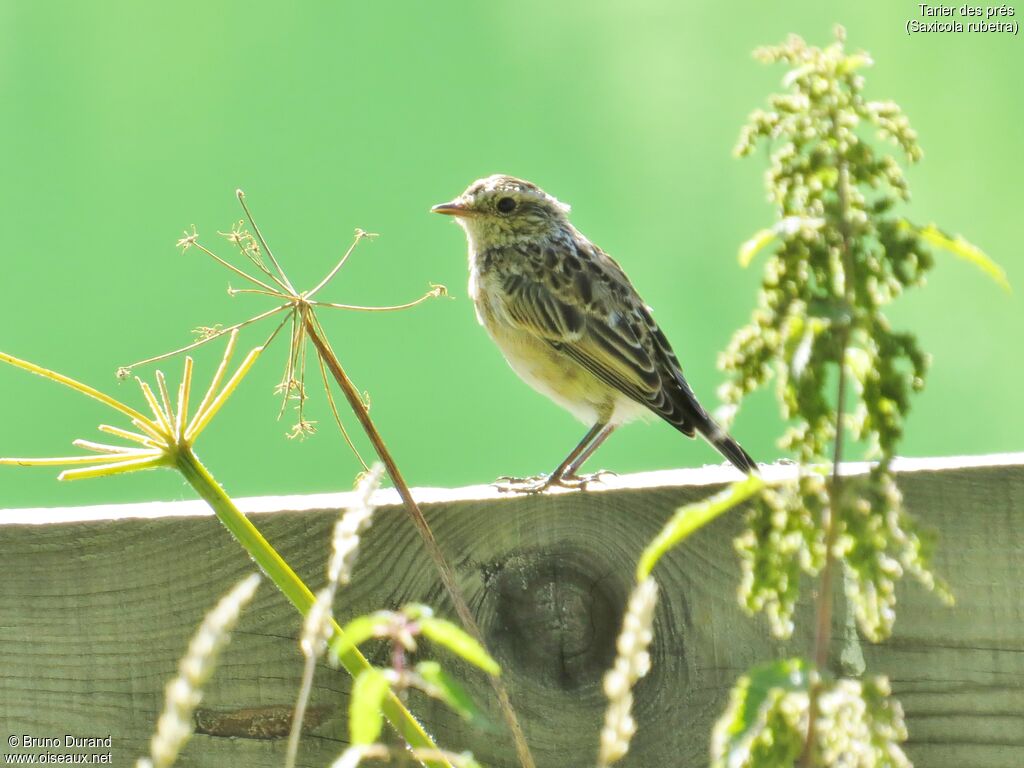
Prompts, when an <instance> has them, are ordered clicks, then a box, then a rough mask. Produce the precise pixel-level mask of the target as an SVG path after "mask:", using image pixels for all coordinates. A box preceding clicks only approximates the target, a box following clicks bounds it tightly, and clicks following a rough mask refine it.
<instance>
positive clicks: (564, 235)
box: [433, 175, 756, 491]
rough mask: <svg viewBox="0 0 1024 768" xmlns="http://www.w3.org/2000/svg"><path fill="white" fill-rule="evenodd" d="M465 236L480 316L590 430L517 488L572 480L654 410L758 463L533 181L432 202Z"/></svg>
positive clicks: (534, 380)
mask: <svg viewBox="0 0 1024 768" xmlns="http://www.w3.org/2000/svg"><path fill="white" fill-rule="evenodd" d="M433 210H434V211H435V212H437V213H444V214H449V215H454V216H456V217H457V219H458V221H459V223H460V224H461V225H462V227H463V229H464V230H465V231H466V235H467V238H468V240H469V268H470V281H469V286H470V287H469V290H470V296H471V297H472V299H473V302H474V304H475V306H476V312H477V317H478V318H479V320H480V322H481V324H482V325H483V326H484V327H485V328H486V329H487V331H488V333H490V335H491V337H492V338H493V339H494V341H495V342H496V343H497V345H498V347H499V348H500V349H501V351H502V353H503V354H504V355H505V358H506V359H507V360H508V362H509V364H510V365H511V366H512V368H513V369H514V370H515V371H516V372H517V373H518V374H519V375H520V376H521V377H522V378H523V379H524V380H525V381H526V382H527V383H529V384H530V385H531V386H533V387H534V388H535V389H537V390H538V391H540V392H542V393H543V394H546V395H547V396H548V397H550V398H551V399H553V400H554V401H555V402H557V403H559V404H560V405H562V406H563V407H565V408H567V409H568V410H569V411H571V412H572V413H574V414H575V415H576V416H577V417H578V418H579V419H580V420H582V421H583V422H584V423H586V424H589V425H590V426H591V429H590V430H589V431H588V433H587V435H586V436H585V437H584V439H583V441H581V442H580V444H579V445H578V446H577V447H576V449H575V450H574V451H573V452H572V453H571V454H570V455H569V456H568V457H567V458H566V460H565V461H563V462H562V464H561V465H559V467H558V468H557V469H556V470H555V471H554V472H552V473H551V474H550V475H547V476H543V477H538V478H531V479H529V480H528V481H516V483H515V484H514V487H515V488H516V489H517V490H527V491H536V490H542V489H543V488H546V487H549V486H550V485H570V486H579V485H583V484H585V483H586V481H587V480H588V478H580V477H577V476H576V472H577V470H578V469H579V467H580V466H581V465H582V464H583V462H584V461H585V460H586V459H587V458H589V456H590V455H591V453H593V451H594V450H595V449H596V448H597V446H598V445H600V443H601V442H603V441H604V439H605V438H607V436H608V435H609V434H611V432H612V430H614V429H615V428H616V427H618V426H619V425H620V424H623V423H626V422H628V421H632V420H634V419H636V418H640V417H642V416H644V415H645V414H649V413H654V414H656V415H658V416H660V417H661V418H663V419H664V420H665V421H667V422H668V423H670V424H672V426H674V427H675V428H676V429H678V430H679V431H680V432H682V433H683V434H685V435H687V436H688V437H693V436H694V435H695V434H696V433H699V434H701V435H702V436H703V437H705V438H706V439H707V440H708V441H709V442H710V443H711V445H713V446H714V447H715V448H716V449H717V450H718V451H719V452H721V453H722V455H723V456H725V457H726V458H727V459H729V461H730V462H732V463H733V465H735V466H736V467H737V469H739V470H741V471H742V472H746V473H750V472H752V471H755V470H756V465H755V463H754V461H753V459H751V458H750V456H749V455H748V454H747V452H746V451H744V450H743V448H742V447H740V445H739V443H737V442H736V441H735V440H733V439H732V438H731V437H729V435H727V434H726V433H725V432H724V431H723V430H722V429H721V428H720V427H719V426H718V425H717V424H716V423H715V422H714V421H713V420H712V419H711V417H710V416H709V415H708V414H707V412H706V411H705V410H704V409H703V408H702V407H701V405H700V403H699V402H698V401H697V398H696V396H695V395H694V394H693V391H692V390H691V389H690V386H689V384H687V382H686V379H685V378H684V377H683V372H682V368H681V367H680V365H679V361H678V359H677V358H676V356H675V353H674V352H673V351H672V347H671V346H670V345H669V343H668V340H667V339H666V338H665V335H664V334H663V333H662V332H661V329H660V328H659V327H658V324H657V323H656V322H655V321H654V318H653V317H652V316H651V311H650V308H649V307H648V306H647V305H646V304H645V303H644V302H643V300H642V299H641V298H640V296H639V295H638V294H637V292H636V289H635V288H634V287H633V285H632V283H630V281H629V278H628V277H626V274H625V273H624V272H623V271H622V268H621V267H619V265H618V264H617V263H616V262H615V261H614V260H612V258H611V257H610V256H608V255H607V254H606V253H605V252H604V251H602V250H601V249H600V248H598V247H597V246H596V245H594V244H593V243H591V242H590V241H589V240H588V239H587V238H586V237H584V236H583V235H582V234H581V233H580V232H579V231H578V230H577V229H576V228H575V227H573V226H572V224H570V223H569V220H568V218H567V214H568V210H569V209H568V206H566V205H563V204H562V203H559V202H558V201H557V200H555V199H554V198H553V197H551V196H550V195H548V194H546V193H545V192H544V191H543V190H541V189H540V188H539V187H537V186H536V185H534V184H531V183H530V182H527V181H523V180H521V179H516V178H513V177H511V176H500V175H497V176H489V177H487V178H485V179H481V180H479V181H476V182H474V183H473V184H471V185H470V186H469V188H468V189H467V190H466V191H465V192H464V193H463V194H462V195H460V196H459V197H457V198H456V199H455V200H452V201H451V202H449V203H443V204H441V205H437V206H435V207H434V208H433Z"/></svg>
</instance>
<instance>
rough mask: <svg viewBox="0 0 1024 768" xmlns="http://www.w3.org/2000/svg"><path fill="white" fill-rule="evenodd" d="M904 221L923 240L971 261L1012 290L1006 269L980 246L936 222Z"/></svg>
mask: <svg viewBox="0 0 1024 768" xmlns="http://www.w3.org/2000/svg"><path fill="white" fill-rule="evenodd" d="M904 223H905V224H906V225H907V226H909V227H910V228H911V229H913V230H915V231H916V232H917V234H918V235H919V236H920V237H921V239H922V240H925V241H926V242H928V243H931V244H932V245H934V246H936V247H937V248H942V249H943V250H946V251H949V252H950V253H952V254H953V255H954V256H959V257H960V258H961V259H965V260H967V261H969V262H971V263H972V264H974V265H975V266H976V267H978V268H979V269H980V270H981V271H982V272H984V273H985V274H986V275H988V276H989V277H991V278H992V279H993V280H995V282H996V283H998V284H999V285H1000V286H1001V287H1002V288H1003V289H1004V290H1005V291H1007V292H1010V291H1011V288H1010V281H1009V280H1007V279H1006V272H1005V270H1004V269H1003V268H1002V267H1001V266H999V265H998V264H997V263H996V262H995V261H993V260H992V259H990V258H989V257H988V256H987V255H986V254H985V252H984V251H983V250H981V249H980V248H979V247H978V246H976V245H974V244H973V243H971V242H968V241H967V240H965V239H964V238H963V237H961V236H960V235H955V236H950V235H947V234H946V233H945V232H943V231H942V230H941V229H939V228H938V227H936V226H935V225H934V224H929V225H928V226H927V227H915V226H914V225H913V224H910V222H907V221H904Z"/></svg>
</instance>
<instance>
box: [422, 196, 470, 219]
mask: <svg viewBox="0 0 1024 768" xmlns="http://www.w3.org/2000/svg"><path fill="white" fill-rule="evenodd" d="M430 212H431V213H443V214H444V215H445V216H472V215H473V214H474V213H476V211H474V210H473V209H472V208H470V207H469V206H468V205H466V204H465V203H463V202H461V201H460V200H459V198H455V199H454V200H452V201H450V202H447V203H441V204H440V205H435V206H434V207H433V208H431V209H430Z"/></svg>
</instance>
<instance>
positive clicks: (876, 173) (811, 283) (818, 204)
mask: <svg viewBox="0 0 1024 768" xmlns="http://www.w3.org/2000/svg"><path fill="white" fill-rule="evenodd" d="M844 37H845V35H844V33H843V30H842V29H838V30H837V32H836V41H835V42H834V43H833V44H832V45H830V46H828V47H827V48H824V49H821V48H816V47H812V46H809V45H807V44H806V43H805V42H804V41H803V40H801V39H800V38H798V37H791V38H790V39H789V40H788V41H787V42H786V43H785V44H783V45H780V46H775V47H769V48H762V49H759V50H758V51H756V53H755V56H756V58H758V59H759V60H761V61H763V62H765V63H785V64H787V65H788V66H789V67H790V69H789V72H788V73H787V74H786V76H785V78H784V81H783V83H784V85H785V86H786V88H787V91H786V92H785V93H782V94H777V95H774V96H772V97H771V98H770V100H769V104H770V108H769V109H768V110H759V111H756V112H754V114H753V115H752V116H751V118H750V121H749V123H748V124H747V126H746V127H745V128H744V129H743V132H742V134H741V136H740V140H739V144H738V146H737V147H736V154H737V155H739V156H740V157H746V156H748V155H751V154H753V153H754V152H755V150H756V149H757V148H758V147H760V146H763V145H767V146H768V147H769V151H770V155H771V166H770V168H769V169H768V172H767V174H766V182H767V188H768V194H769V199H770V201H771V202H772V204H773V205H774V206H775V208H776V215H777V217H778V221H777V223H776V224H775V226H774V227H772V228H771V229H768V230H764V231H762V232H759V233H758V234H757V235H755V236H754V237H753V238H752V239H751V240H749V241H748V242H747V243H746V244H744V246H743V248H742V249H741V252H740V259H741V261H742V262H743V263H744V264H747V263H749V262H750V261H751V260H752V259H753V258H754V256H756V254H757V252H758V251H759V250H762V249H764V248H765V247H767V246H769V245H772V246H773V247H772V249H771V253H770V254H769V255H768V258H767V260H766V263H765V266H764V278H763V280H762V285H761V290H760V295H759V298H758V306H757V309H756V310H755V311H754V313H753V317H752V318H751V322H750V323H749V325H747V326H746V327H744V328H741V329H740V330H739V331H737V333H736V334H735V336H734V337H733V339H732V342H731V343H730V345H729V347H728V349H727V350H726V351H725V353H724V354H723V355H722V359H721V364H722V367H723V368H724V369H725V370H726V371H727V372H728V373H729V374H730V380H729V381H728V382H727V383H726V384H725V385H724V386H723V388H722V393H721V394H722V396H723V399H724V400H725V402H726V403H727V404H729V405H731V406H732V407H733V408H736V407H738V406H739V405H740V403H741V402H742V400H743V399H744V398H745V397H746V396H747V395H748V394H750V393H751V392H753V391H754V390H756V389H758V388H760V387H763V386H765V385H767V384H768V383H769V381H770V380H771V379H773V378H774V379H775V381H776V384H777V392H778V399H779V402H780V405H781V410H782V415H783V416H784V417H785V418H786V419H787V420H788V421H789V422H790V426H789V428H788V430H787V431H786V433H785V435H784V436H783V438H782V440H781V445H782V447H783V448H786V449H788V450H790V451H792V452H793V454H794V455H795V456H796V458H797V459H798V461H799V470H798V473H797V474H798V478H797V480H796V481H795V482H790V483H785V484H782V485H778V486H776V487H766V488H763V489H762V490H761V491H760V492H759V493H758V494H757V495H756V496H755V497H754V500H753V502H752V504H751V505H750V508H749V511H748V512H747V517H746V523H747V525H746V530H745V532H744V533H743V534H742V535H741V536H740V537H739V539H738V540H737V542H736V548H737V550H738V551H739V554H740V560H741V563H742V571H743V576H742V583H741V587H740V596H741V601H742V602H743V604H744V605H745V606H746V608H747V609H748V610H750V611H751V612H754V611H763V612H764V613H765V614H766V615H767V616H768V619H769V622H770V625H771V627H772V631H773V632H774V634H776V635H778V636H781V637H786V636H788V635H789V634H790V633H791V632H792V630H793V622H792V616H793V610H794V606H795V605H796V601H797V598H798V596H799V592H800V584H801V580H802V577H803V576H810V577H816V578H817V579H818V584H817V597H816V617H815V620H816V632H815V639H814V648H813V651H812V654H811V658H810V659H809V660H807V661H804V660H799V659H794V660H787V661H781V662H776V663H774V664H770V665H768V666H765V667H761V668H759V669H758V670H755V671H753V672H751V674H749V675H747V676H745V677H744V678H742V679H741V680H740V682H739V684H738V685H737V686H736V688H735V689H734V692H733V698H732V703H731V704H730V707H729V710H728V711H727V712H726V714H725V716H724V717H723V718H722V720H721V721H720V722H719V724H718V727H717V729H716V732H715V737H714V751H715V759H716V761H717V763H718V764H719V765H729V766H740V765H788V764H792V763H793V762H794V761H796V760H798V759H799V760H801V761H802V763H803V764H804V765H833V764H837V763H838V762H841V763H842V764H843V765H857V766H875V765H879V766H881V765H908V764H909V762H908V761H907V759H906V757H905V755H904V754H903V752H902V750H901V749H900V747H899V746H898V744H899V742H900V741H903V740H905V739H906V735H907V734H906V729H905V727H904V724H903V715H902V711H901V708H900V706H899V703H898V702H896V701H895V700H893V699H891V698H890V697H889V685H888V681H887V680H886V679H885V678H883V677H865V678H863V679H860V680H844V679H838V680H837V679H833V678H831V676H830V675H829V672H828V669H827V662H828V651H829V646H830V639H831V627H832V601H833V595H834V582H835V581H836V579H837V578H842V580H843V585H844V587H845V593H846V597H847V599H848V600H849V601H850V604H851V605H852V607H853V611H854V615H855V616H856V621H857V625H858V627H859V628H860V631H861V632H862V633H863V635H864V636H865V637H867V638H868V639H869V640H871V641H873V642H877V641H880V640H883V639H884V638H886V637H887V636H888V635H889V634H890V633H891V631H892V627H893V622H894V621H895V617H896V613H895V608H896V592H895V587H896V582H897V581H899V580H900V579H901V578H903V577H904V576H907V575H909V576H912V577H913V578H914V579H916V580H917V581H918V582H919V583H920V584H922V585H923V586H924V587H925V588H926V589H928V590H931V591H933V592H935V593H936V594H937V595H938V596H939V598H940V599H942V600H943V601H945V602H947V603H951V602H952V595H951V594H950V592H949V590H948V589H947V588H946V587H945V586H944V585H943V584H942V583H941V582H940V581H939V580H938V579H937V578H936V577H935V576H934V575H933V574H932V572H931V571H930V570H929V564H928V555H929V550H930V545H929V540H928V538H927V537H926V536H925V535H924V534H923V533H922V532H921V531H920V530H919V529H918V527H917V525H916V523H915V521H914V520H913V518H912V517H911V516H910V515H909V514H908V513H907V511H906V510H905V508H904V506H903V501H902V497H901V495H900V491H899V489H898V487H897V485H896V482H895V479H894V477H893V473H892V468H891V465H892V460H893V457H894V455H895V452H896V449H897V446H898V444H899V441H900V439H901V438H902V437H903V431H904V424H905V420H906V416H907V413H908V411H909V409H910V403H911V396H912V395H913V393H915V392H918V391H920V390H921V389H922V388H923V387H924V381H925V375H926V372H927V368H928V361H929V358H928V356H927V355H926V354H925V352H924V351H923V350H922V349H921V348H920V346H919V345H918V342H917V339H916V338H915V337H914V335H913V334H911V333H908V332H906V331H900V330H895V329H894V328H893V327H892V325H891V324H890V322H889V320H888V318H887V317H886V315H885V312H884V309H885V307H886V305H888V304H889V303H890V302H892V301H893V300H894V299H896V298H897V297H899V296H900V295H901V294H902V293H903V291H904V290H906V289H907V288H911V287H913V286H918V285H921V284H923V282H924V277H925V274H926V273H927V272H928V270H929V269H931V268H932V265H933V258H932V254H931V251H930V246H940V247H943V248H946V249H948V250H950V251H952V252H953V253H955V254H957V255H959V256H962V257H964V258H967V259H969V260H971V261H973V262H975V263H976V264H978V265H979V266H982V267H983V268H984V269H985V270H986V271H988V272H989V273H990V274H992V275H993V276H994V277H995V278H996V279H997V280H999V281H1000V282H1002V283H1003V284H1004V285H1005V277H1004V276H1003V274H1002V272H1001V271H1000V270H999V268H998V267H997V266H996V265H995V264H994V263H992V262H991V261H990V260H988V258H987V257H986V256H985V255H984V254H983V253H982V252H981V251H980V250H978V249H977V248H976V247H974V246H973V245H971V244H970V243H967V242H966V241H964V240H963V239H961V238H959V237H956V238H954V237H950V236H948V235H945V234H944V233H943V232H941V231H940V230H939V229H938V228H937V227H935V226H933V225H929V226H919V225H916V224H913V223H911V222H910V221H908V220H907V219H906V218H904V217H903V216H902V215H901V214H900V213H898V209H899V207H900V204H901V203H904V202H906V201H907V200H909V197H910V192H909V188H908V186H907V182H906V179H905V177H904V174H903V170H902V168H901V165H900V161H899V159H898V158H897V157H895V156H893V155H892V154H889V150H888V146H892V145H894V146H895V147H896V149H897V150H898V154H900V155H902V158H903V159H904V160H905V161H906V162H907V163H914V162H917V161H918V160H920V159H921V157H922V152H921V148H920V146H919V145H918V142H917V135H916V134H915V133H914V131H913V130H912V129H911V127H910V123H909V121H908V120H907V118H906V117H905V116H904V115H903V113H902V111H901V110H900V108H899V107H898V106H897V105H896V104H895V103H893V102H891V101H872V100H869V99H867V98H866V97H865V96H864V94H863V90H864V78H863V77H862V76H861V74H860V71H861V70H862V69H863V68H864V67H866V66H868V65H870V64H871V59H870V58H869V57H868V55H867V54H864V53H853V54H850V53H847V52H846V51H845V50H844ZM851 441H856V442H857V443H859V444H860V445H861V446H862V447H863V448H864V449H865V451H866V454H867V456H868V457H869V458H873V459H875V461H874V462H873V463H872V465H871V468H870V470H869V471H867V472H865V473H862V474H857V475H846V474H844V473H843V472H841V471H840V463H841V461H842V460H843V458H844V456H845V455H846V453H847V449H848V444H849V443H850V442H851ZM840 571H841V573H840ZM755 704H756V706H755Z"/></svg>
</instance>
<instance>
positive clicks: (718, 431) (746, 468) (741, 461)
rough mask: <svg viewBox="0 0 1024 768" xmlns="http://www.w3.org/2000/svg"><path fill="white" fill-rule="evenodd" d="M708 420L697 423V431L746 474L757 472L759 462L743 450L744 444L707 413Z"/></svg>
mask: <svg viewBox="0 0 1024 768" xmlns="http://www.w3.org/2000/svg"><path fill="white" fill-rule="evenodd" d="M705 417H706V421H703V422H702V423H699V424H697V425H696V426H697V431H698V432H700V434H701V436H702V437H703V438H704V439H705V440H707V441H708V442H709V443H711V447H712V448H714V449H715V450H716V451H718V452H719V453H720V454H722V455H723V456H724V457H725V458H727V459H728V460H729V462H730V463H731V464H732V465H733V466H734V467H736V469H738V470H739V471H740V472H742V473H743V474H745V475H751V474H756V473H757V462H755V461H754V459H753V458H751V456H750V454H749V453H747V452H746V451H745V450H743V446H742V445H740V444H739V443H737V442H736V441H735V440H734V439H733V438H732V437H730V436H729V433H727V432H726V431H725V430H724V429H722V428H721V427H720V426H718V424H717V423H715V421H714V420H713V419H712V418H711V417H710V416H707V415H706V414H705Z"/></svg>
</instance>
